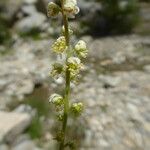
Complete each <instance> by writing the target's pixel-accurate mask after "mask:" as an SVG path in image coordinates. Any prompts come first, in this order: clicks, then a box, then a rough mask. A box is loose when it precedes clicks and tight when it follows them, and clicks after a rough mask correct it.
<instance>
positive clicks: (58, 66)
mask: <svg viewBox="0 0 150 150" xmlns="http://www.w3.org/2000/svg"><path fill="white" fill-rule="evenodd" d="M47 10H48V11H47V13H48V17H57V16H58V15H62V18H63V26H62V34H61V35H60V37H58V39H57V40H56V41H55V42H54V43H53V45H52V50H53V52H55V53H56V54H58V55H61V56H63V58H64V57H65V61H62V62H59V63H58V62H56V63H54V64H53V65H52V69H51V71H50V74H51V76H52V77H54V78H59V77H61V76H63V77H64V78H65V92H64V95H62V96H61V95H59V94H56V93H55V94H52V95H51V96H50V99H49V102H50V103H52V104H53V105H54V106H55V107H56V108H57V109H56V110H57V114H58V120H59V121H61V122H62V128H61V131H60V132H59V133H58V135H57V137H56V140H57V141H58V142H59V143H60V144H59V150H64V149H65V148H66V147H70V148H73V145H72V144H71V142H67V143H66V129H67V122H68V117H69V113H71V114H73V116H75V117H78V116H80V114H81V113H82V111H83V104H82V103H81V102H78V103H71V101H70V93H71V88H70V84H71V82H74V81H76V79H77V77H78V75H79V73H80V70H82V68H83V64H82V63H81V61H82V59H83V58H86V56H87V46H86V43H85V42H84V41H83V40H80V41H78V42H77V43H76V44H75V45H74V46H73V45H71V44H70V43H71V42H70V40H71V39H70V36H71V35H72V34H73V31H72V29H71V28H70V27H69V23H68V18H75V15H76V14H78V13H79V7H78V6H77V0H60V5H58V4H56V3H54V2H50V3H49V4H48V9H47Z"/></svg>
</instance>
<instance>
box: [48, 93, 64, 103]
mask: <svg viewBox="0 0 150 150" xmlns="http://www.w3.org/2000/svg"><path fill="white" fill-rule="evenodd" d="M49 102H50V103H53V104H55V105H56V106H61V105H62V104H63V103H64V101H63V97H62V96H61V95H59V94H56V93H54V94H52V95H51V96H50V99H49Z"/></svg>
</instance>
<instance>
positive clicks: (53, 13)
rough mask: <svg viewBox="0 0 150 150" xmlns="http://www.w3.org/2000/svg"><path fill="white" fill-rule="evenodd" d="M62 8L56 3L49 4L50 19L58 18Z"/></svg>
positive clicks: (48, 14)
mask: <svg viewBox="0 0 150 150" xmlns="http://www.w3.org/2000/svg"><path fill="white" fill-rule="evenodd" d="M60 10H61V9H60V7H59V6H58V5H57V4H55V3H54V2H49V4H48V8H47V16H48V17H56V16H57V15H58V14H59V12H60Z"/></svg>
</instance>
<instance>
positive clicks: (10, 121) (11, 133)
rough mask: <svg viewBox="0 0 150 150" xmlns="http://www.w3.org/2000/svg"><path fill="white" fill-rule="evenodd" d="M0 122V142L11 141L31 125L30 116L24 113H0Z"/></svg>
mask: <svg viewBox="0 0 150 150" xmlns="http://www.w3.org/2000/svg"><path fill="white" fill-rule="evenodd" d="M0 120H1V122H0V141H3V140H6V141H13V140H14V139H15V137H16V135H18V134H20V133H22V132H23V131H24V130H25V129H26V128H27V127H28V126H29V124H30V123H31V117H30V115H28V114H25V113H24V114H23V113H22V114H19V113H14V112H13V113H10V112H0Z"/></svg>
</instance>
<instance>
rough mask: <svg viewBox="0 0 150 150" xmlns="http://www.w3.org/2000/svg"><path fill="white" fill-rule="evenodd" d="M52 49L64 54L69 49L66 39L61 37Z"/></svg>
mask: <svg viewBox="0 0 150 150" xmlns="http://www.w3.org/2000/svg"><path fill="white" fill-rule="evenodd" d="M52 49H53V51H54V52H56V53H63V52H64V51H65V50H66V49H67V45H66V39H65V37H64V36H61V37H59V38H58V39H57V40H56V42H54V44H53V45H52Z"/></svg>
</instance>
